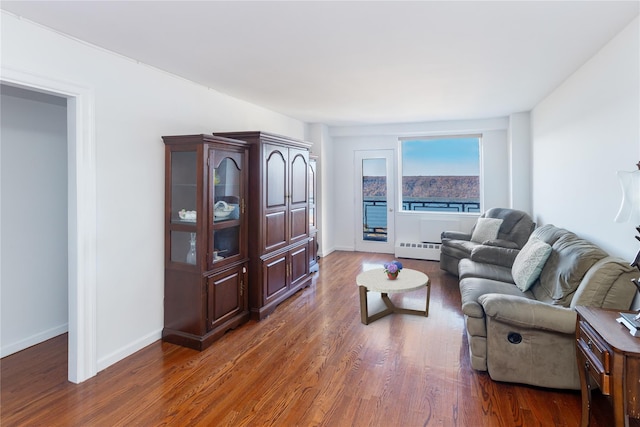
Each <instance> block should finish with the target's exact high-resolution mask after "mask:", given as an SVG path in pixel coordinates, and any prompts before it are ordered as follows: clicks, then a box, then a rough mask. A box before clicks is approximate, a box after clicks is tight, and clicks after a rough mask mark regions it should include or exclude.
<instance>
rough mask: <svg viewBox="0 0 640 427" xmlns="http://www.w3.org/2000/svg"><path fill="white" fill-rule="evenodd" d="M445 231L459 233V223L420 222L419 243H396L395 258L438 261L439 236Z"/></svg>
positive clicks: (450, 221)
mask: <svg viewBox="0 0 640 427" xmlns="http://www.w3.org/2000/svg"><path fill="white" fill-rule="evenodd" d="M445 230H450V231H459V230H460V221H459V220H457V219H453V220H452V219H422V220H420V241H419V242H416V241H413V242H411V241H399V242H396V247H395V255H396V257H398V258H415V259H426V260H430V261H439V260H440V243H441V239H440V235H441V234H442V232H443V231H445Z"/></svg>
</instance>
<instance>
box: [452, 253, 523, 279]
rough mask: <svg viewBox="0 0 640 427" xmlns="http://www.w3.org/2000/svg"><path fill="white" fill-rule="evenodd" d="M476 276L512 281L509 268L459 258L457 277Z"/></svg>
mask: <svg viewBox="0 0 640 427" xmlns="http://www.w3.org/2000/svg"><path fill="white" fill-rule="evenodd" d="M467 277H478V278H482V279H491V280H498V281H500V282H507V283H513V277H512V276H511V268H509V267H504V266H501V265H495V264H487V263H483V262H476V261H473V260H471V259H469V258H465V259H461V260H460V262H459V263H458V278H459V279H460V280H462V279H466V278H467Z"/></svg>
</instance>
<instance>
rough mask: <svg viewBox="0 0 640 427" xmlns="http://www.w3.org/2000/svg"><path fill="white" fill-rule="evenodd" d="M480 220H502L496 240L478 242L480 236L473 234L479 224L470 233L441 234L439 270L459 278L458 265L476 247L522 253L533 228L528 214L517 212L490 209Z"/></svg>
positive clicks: (453, 232)
mask: <svg viewBox="0 0 640 427" xmlns="http://www.w3.org/2000/svg"><path fill="white" fill-rule="evenodd" d="M480 218H495V219H500V220H502V223H501V224H500V225H499V230H498V232H497V236H496V237H495V238H492V239H487V240H478V236H479V235H481V234H480V233H475V234H474V232H476V228H477V227H478V223H479V222H481V221H480V220H479V222H477V223H476V224H475V225H474V226H473V228H472V229H471V232H470V233H463V232H459V231H443V232H442V245H441V246H440V268H441V269H442V270H445V271H447V272H449V273H451V274H454V275H456V276H458V262H460V260H461V259H463V258H469V256H470V255H471V251H473V250H474V249H475V248H476V247H478V246H498V247H502V248H510V249H522V247H523V246H524V244H525V243H527V240H528V239H529V236H530V235H531V233H532V232H533V230H534V229H535V226H536V224H535V223H534V222H533V220H532V219H531V216H529V214H527V213H526V212H523V211H519V210H516V209H506V208H491V209H489V210H487V211H486V212H485V213H483V214H482V215H481V216H480ZM478 231H480V230H478ZM474 237H475V238H474ZM480 239H482V238H480Z"/></svg>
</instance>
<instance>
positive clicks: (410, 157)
mask: <svg viewBox="0 0 640 427" xmlns="http://www.w3.org/2000/svg"><path fill="white" fill-rule="evenodd" d="M479 157H480V144H479V143H478V138H451V139H423V140H419V139H416V140H405V141H403V142H402V168H403V173H402V174H403V176H439V175H443V176H447V175H475V176H478V175H480V164H479V161H478V159H479Z"/></svg>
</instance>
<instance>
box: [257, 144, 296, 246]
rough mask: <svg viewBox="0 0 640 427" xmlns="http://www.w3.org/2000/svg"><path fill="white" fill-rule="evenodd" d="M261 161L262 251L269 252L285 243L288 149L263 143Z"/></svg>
mask: <svg viewBox="0 0 640 427" xmlns="http://www.w3.org/2000/svg"><path fill="white" fill-rule="evenodd" d="M263 161H264V163H263V164H264V181H263V183H262V184H263V191H264V206H263V209H264V219H263V220H264V230H265V236H264V248H263V252H271V251H274V250H277V249H279V248H283V247H285V246H286V245H287V228H288V227H289V221H288V218H287V210H288V186H287V179H288V177H287V171H288V162H289V153H288V150H287V148H285V147H281V146H278V145H271V144H265V146H264V151H263Z"/></svg>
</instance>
